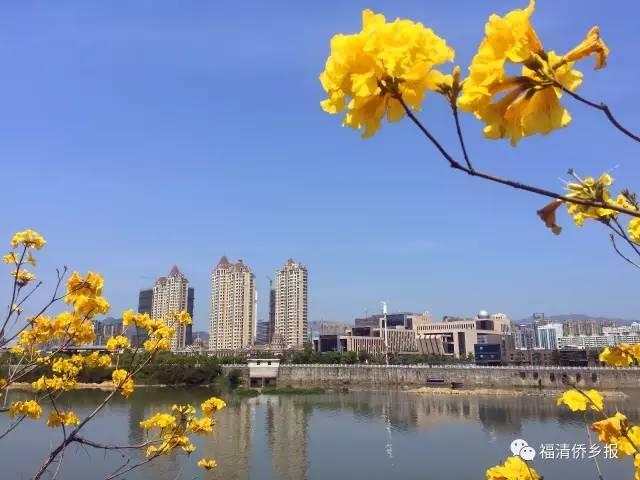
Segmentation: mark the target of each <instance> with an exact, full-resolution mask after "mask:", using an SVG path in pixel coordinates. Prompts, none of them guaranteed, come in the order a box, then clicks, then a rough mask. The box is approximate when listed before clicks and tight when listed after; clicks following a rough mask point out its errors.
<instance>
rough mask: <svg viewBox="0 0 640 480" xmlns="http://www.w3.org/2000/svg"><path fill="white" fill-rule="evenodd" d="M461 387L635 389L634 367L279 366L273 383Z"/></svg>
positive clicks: (639, 374) (638, 371) (638, 381)
mask: <svg viewBox="0 0 640 480" xmlns="http://www.w3.org/2000/svg"><path fill="white" fill-rule="evenodd" d="M233 369H239V370H240V372H241V374H242V377H243V378H244V379H248V375H249V372H248V368H247V367H246V366H231V365H229V366H224V367H223V371H224V373H225V374H228V373H229V372H230V371H231V370H233ZM434 378H441V379H443V380H444V382H445V383H447V384H450V383H451V382H459V383H462V384H463V385H464V386H466V387H484V388H507V387H543V388H558V389H560V388H565V384H564V380H568V381H570V382H572V383H576V384H577V385H579V386H580V387H584V388H600V389H605V390H616V389H628V388H640V368H625V369H615V368H572V367H529V366H527V367H464V366H449V367H443V366H431V367H430V366H398V365H391V366H386V365H313V364H312V365H280V368H279V370H278V379H277V383H278V384H279V385H301V386H350V385H351V386H363V387H364V386H372V387H375V386H424V385H425V384H426V383H427V380H428V379H434Z"/></svg>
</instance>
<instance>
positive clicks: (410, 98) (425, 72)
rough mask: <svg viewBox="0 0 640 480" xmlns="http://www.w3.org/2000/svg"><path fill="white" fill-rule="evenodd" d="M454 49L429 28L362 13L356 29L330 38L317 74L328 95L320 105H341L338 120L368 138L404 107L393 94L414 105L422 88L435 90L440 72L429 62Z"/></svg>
mask: <svg viewBox="0 0 640 480" xmlns="http://www.w3.org/2000/svg"><path fill="white" fill-rule="evenodd" d="M453 57H454V51H453V49H452V48H450V47H449V46H448V45H447V44H446V42H445V41H444V40H443V39H442V38H440V37H438V36H437V35H436V34H435V33H434V32H433V31H432V30H431V29H430V28H426V27H425V26H424V25H422V24H421V23H417V22H412V21H411V20H404V19H402V20H401V19H396V20H395V21H393V22H387V21H386V19H385V17H384V15H381V14H376V13H373V12H372V11H371V10H364V11H363V12H362V30H361V31H360V32H358V33H355V34H351V35H343V34H338V35H335V36H334V37H333V38H332V39H331V54H330V56H329V58H328V59H327V62H326V65H325V70H324V71H323V72H322V74H321V75H320V82H321V83H322V87H323V88H324V90H325V91H326V92H327V95H328V98H327V99H326V100H324V101H323V102H322V103H321V106H322V109H323V110H324V111H326V112H328V113H332V114H336V113H340V112H342V111H343V110H345V108H346V110H347V114H346V116H345V117H344V121H343V125H344V126H348V127H351V128H353V129H356V130H360V129H364V131H363V133H362V136H363V137H370V136H372V135H373V134H375V133H376V131H377V130H378V129H379V128H380V124H381V122H382V119H383V118H384V116H385V115H386V117H387V120H388V121H389V122H395V121H397V120H400V119H401V118H402V117H403V116H404V115H405V111H404V108H403V106H402V104H401V103H400V102H399V101H398V98H400V97H401V98H402V99H403V100H404V101H405V102H406V104H407V105H408V106H410V107H411V108H413V109H414V110H420V106H421V104H422V101H423V99H424V96H425V92H426V90H427V89H432V90H434V89H436V88H437V85H438V83H441V82H442V77H443V75H442V74H441V73H440V72H435V71H434V70H432V69H433V67H434V66H436V65H439V64H442V63H444V62H447V61H451V60H453Z"/></svg>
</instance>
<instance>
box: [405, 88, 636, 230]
mask: <svg viewBox="0 0 640 480" xmlns="http://www.w3.org/2000/svg"><path fill="white" fill-rule="evenodd" d="M396 99H397V100H398V101H399V102H400V103H401V104H402V106H403V108H404V110H405V113H406V114H407V116H408V117H409V118H410V119H411V121H412V122H413V123H414V124H415V125H416V126H417V127H418V129H420V131H421V132H422V133H423V134H424V135H425V136H426V137H427V138H428V139H429V141H430V142H431V143H432V144H433V145H434V146H435V147H436V149H437V150H438V151H439V152H440V153H441V154H442V156H443V157H444V158H445V159H446V160H447V162H449V166H450V167H451V168H454V169H456V170H461V171H463V172H465V173H467V174H469V175H471V176H473V177H480V178H484V179H485V180H489V181H491V182H495V183H500V184H502V185H507V186H509V187H511V188H515V189H517V190H524V191H527V192H531V193H535V194H537V195H541V196H544V197H549V198H555V199H557V200H562V201H563V202H566V203H573V204H576V205H585V206H588V207H596V208H607V209H609V210H615V211H617V212H620V213H624V214H627V215H629V216H632V217H638V218H640V211H636V210H629V209H627V208H623V207H619V206H617V205H609V204H604V203H601V202H591V201H588V200H582V199H579V198H570V197H567V196H564V195H560V194H559V193H556V192H552V191H550V190H545V189H543V188H539V187H534V186H532V185H527V184H525V183H521V182H517V181H514V180H509V179H506V178H502V177H498V176H496V175H492V174H489V173H484V172H481V171H479V170H475V169H471V168H469V167H467V166H465V165H463V164H461V163H460V162H458V161H457V160H456V159H455V158H453V157H452V156H451V154H449V152H448V151H447V150H446V149H445V148H444V147H443V146H442V144H441V143H440V142H439V141H438V140H437V139H436V138H435V137H434V136H433V134H432V133H431V132H430V131H429V130H427V128H426V127H425V126H424V125H423V124H422V123H421V122H420V120H418V118H417V117H416V116H415V115H414V113H413V112H412V111H411V109H410V108H409V106H408V105H407V104H406V103H405V101H404V100H403V99H402V97H400V96H398V97H396Z"/></svg>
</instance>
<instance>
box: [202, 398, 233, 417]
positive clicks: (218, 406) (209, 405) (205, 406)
mask: <svg viewBox="0 0 640 480" xmlns="http://www.w3.org/2000/svg"><path fill="white" fill-rule="evenodd" d="M226 406H227V404H226V403H225V402H224V400H221V399H219V398H217V397H211V398H209V399H207V400H205V401H204V402H202V404H201V405H200V407H201V408H202V413H203V414H204V415H206V416H211V415H212V414H213V413H215V412H216V411H218V410H222V409H223V408H224V407H226Z"/></svg>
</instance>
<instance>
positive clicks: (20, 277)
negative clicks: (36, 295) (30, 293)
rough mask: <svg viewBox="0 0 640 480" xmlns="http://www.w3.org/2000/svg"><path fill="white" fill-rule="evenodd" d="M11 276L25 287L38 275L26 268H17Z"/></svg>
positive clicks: (19, 284)
mask: <svg viewBox="0 0 640 480" xmlns="http://www.w3.org/2000/svg"><path fill="white" fill-rule="evenodd" d="M11 276H12V277H14V278H15V279H16V284H18V286H20V287H24V286H25V285H26V284H27V283H29V282H32V281H33V280H35V279H36V276H35V275H34V274H33V273H31V272H30V271H29V270H26V269H24V268H21V269H15V270H14V271H13V272H11Z"/></svg>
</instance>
